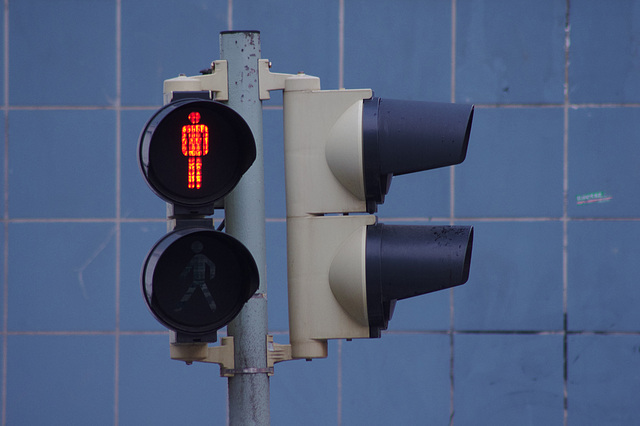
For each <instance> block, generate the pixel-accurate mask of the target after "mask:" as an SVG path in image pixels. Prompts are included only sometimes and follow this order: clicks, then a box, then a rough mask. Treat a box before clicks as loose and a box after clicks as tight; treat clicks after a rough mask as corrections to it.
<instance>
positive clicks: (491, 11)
mask: <svg viewBox="0 0 640 426" xmlns="http://www.w3.org/2000/svg"><path fill="white" fill-rule="evenodd" d="M456 10H457V25H456V29H457V40H456V41H457V44H456V100H457V101H458V102H477V103H562V102H563V101H564V64H565V54H564V46H565V41H564V37H565V35H564V26H565V15H566V10H565V2H563V1H557V0H543V1H530V0H518V1H511V2H509V3H508V4H505V3H504V2H502V1H500V0H488V1H482V2H464V3H458V4H457V8H456Z"/></svg>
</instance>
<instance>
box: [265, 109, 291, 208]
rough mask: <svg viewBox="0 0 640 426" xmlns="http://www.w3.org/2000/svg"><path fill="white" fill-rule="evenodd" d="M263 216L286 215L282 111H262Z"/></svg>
mask: <svg viewBox="0 0 640 426" xmlns="http://www.w3.org/2000/svg"><path fill="white" fill-rule="evenodd" d="M262 117H263V123H264V129H263V131H264V190H265V214H266V216H267V217H268V218H284V217H286V215H287V198H286V192H285V186H284V139H283V137H284V136H283V124H282V110H272V109H265V110H263V114H262Z"/></svg>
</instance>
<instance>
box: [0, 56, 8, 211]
mask: <svg viewBox="0 0 640 426" xmlns="http://www.w3.org/2000/svg"><path fill="white" fill-rule="evenodd" d="M0 62H1V61H0ZM0 135H2V136H1V137H0V140H1V141H2V142H3V147H6V142H7V139H8V138H7V136H6V132H5V120H4V119H3V120H0ZM0 151H1V152H0V173H2V176H5V173H4V169H5V161H4V160H5V150H4V149H2V150H0ZM3 187H4V178H3ZM2 194H3V196H2V197H0V209H1V210H0V211H2V212H3V216H4V211H5V204H4V203H5V201H4V198H5V197H4V196H5V195H6V194H5V192H4V190H3V191H2Z"/></svg>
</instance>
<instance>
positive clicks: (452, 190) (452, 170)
mask: <svg viewBox="0 0 640 426" xmlns="http://www.w3.org/2000/svg"><path fill="white" fill-rule="evenodd" d="M457 6H458V5H457V3H456V0H451V94H450V96H451V98H450V102H455V101H456V43H457V39H456V32H457V28H456V21H457V12H458V9H457ZM455 181H456V174H455V167H449V225H453V224H454V222H455ZM454 302H455V300H454V293H453V289H449V425H450V426H453V421H454V414H455V398H454V395H455V394H454V391H455V377H454V366H455V347H454V345H455V337H454V336H455V323H454V318H455V315H454V313H455V311H454V304H455V303H454Z"/></svg>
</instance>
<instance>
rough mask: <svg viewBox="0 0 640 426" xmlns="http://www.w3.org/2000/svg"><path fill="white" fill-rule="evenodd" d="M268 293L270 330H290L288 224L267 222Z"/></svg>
mask: <svg viewBox="0 0 640 426" xmlns="http://www.w3.org/2000/svg"><path fill="white" fill-rule="evenodd" d="M266 234H267V295H268V299H269V303H268V311H269V312H268V313H269V330H270V331H286V330H289V315H288V312H289V304H288V301H289V296H288V292H287V224H286V223H285V222H267V224H266Z"/></svg>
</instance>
